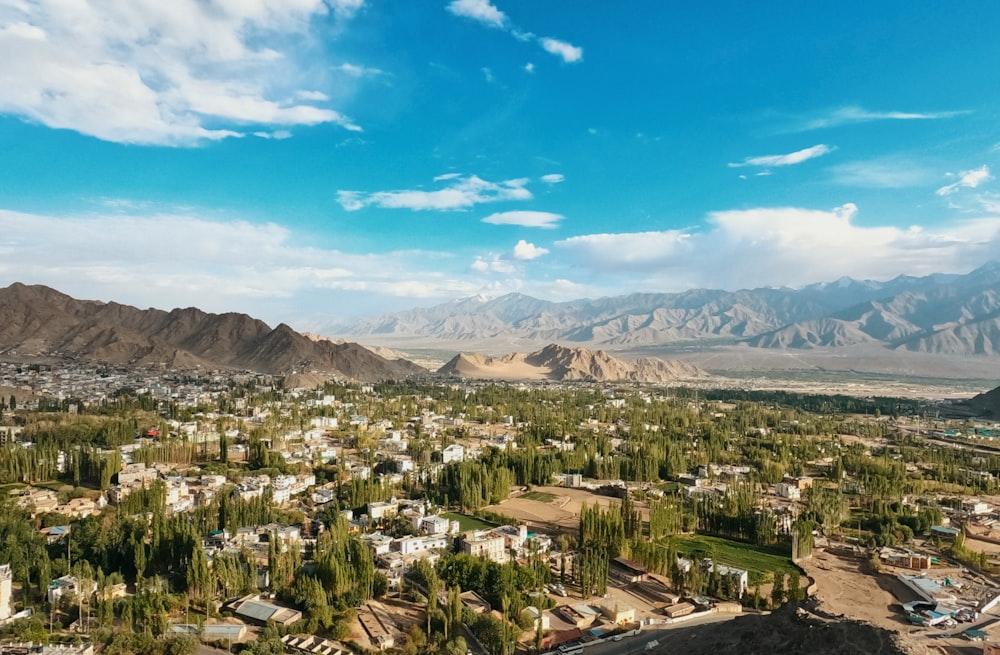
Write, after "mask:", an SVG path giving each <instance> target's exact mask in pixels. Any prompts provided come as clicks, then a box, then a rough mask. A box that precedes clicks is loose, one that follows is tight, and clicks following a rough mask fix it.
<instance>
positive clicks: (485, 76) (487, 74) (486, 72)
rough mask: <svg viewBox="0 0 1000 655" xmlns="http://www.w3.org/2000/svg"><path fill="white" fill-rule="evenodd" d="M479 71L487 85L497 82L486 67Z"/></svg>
mask: <svg viewBox="0 0 1000 655" xmlns="http://www.w3.org/2000/svg"><path fill="white" fill-rule="evenodd" d="M479 70H480V71H482V73H483V79H485V80H486V81H487V83H489V84H493V83H494V82H496V81H497V80H496V78H495V77H493V71H492V70H490V69H489V68H487V67H486V66H483V67H482V68H480V69H479Z"/></svg>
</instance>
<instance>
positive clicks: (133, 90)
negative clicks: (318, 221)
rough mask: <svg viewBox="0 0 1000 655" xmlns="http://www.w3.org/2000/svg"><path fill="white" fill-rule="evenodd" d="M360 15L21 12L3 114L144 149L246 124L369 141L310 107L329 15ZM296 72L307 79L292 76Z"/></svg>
mask: <svg viewBox="0 0 1000 655" xmlns="http://www.w3.org/2000/svg"><path fill="white" fill-rule="evenodd" d="M362 5H363V3H362V2H361V1H360V0H354V1H351V0H339V1H338V2H334V3H332V4H328V3H326V2H324V1H323V0H275V1H274V2H267V3H260V2H225V3H216V4H206V3H204V2H201V1H200V0H171V2H165V3H150V4H146V5H143V7H142V8H141V10H140V9H139V8H137V7H136V6H134V4H133V3H129V2H96V3H91V2H77V3H69V4H66V3H55V4H53V3H47V2H26V3H15V4H14V5H12V6H10V7H8V9H7V10H6V11H5V12H4V20H3V21H2V22H4V23H5V27H3V28H0V60H3V61H11V62H13V61H16V62H17V65H16V66H0V113H6V114H13V115H16V116H20V117H23V118H26V119H28V120H31V121H35V122H38V123H41V124H43V125H46V126H48V127H52V128H64V129H70V130H75V131H77V132H80V133H82V134H86V135H90V136H93V137H96V138H98V139H103V140H106V141H114V142H122V143H137V144H161V145H190V144H194V143H197V142H199V141H203V140H218V139H224V138H227V137H233V136H241V135H242V134H243V131H242V127H241V126H243V125H246V124H250V125H254V126H255V129H252V130H250V132H253V131H258V130H259V129H260V127H261V126H282V127H289V126H296V125H316V124H320V123H337V124H340V125H342V126H343V127H345V128H347V129H349V130H360V128H359V127H358V126H357V125H356V124H355V123H353V122H352V121H351V120H350V119H349V118H347V117H346V116H344V115H343V114H341V113H339V112H338V111H336V110H334V109H332V108H329V107H326V106H317V105H316V104H312V103H314V102H325V101H320V100H319V96H318V95H317V91H316V89H315V88H314V86H313V85H312V84H308V85H304V84H303V83H304V82H306V80H305V79H304V77H308V74H307V73H306V71H307V70H308V69H309V66H308V61H309V57H310V53H309V47H311V46H310V45H309V44H310V43H312V40H311V39H310V38H309V37H310V35H311V31H312V29H313V26H314V24H315V23H314V20H315V19H320V18H322V17H323V16H324V15H328V14H330V13H331V11H332V12H333V14H334V15H335V17H336V19H337V20H343V19H346V18H347V17H349V16H350V15H351V14H353V13H354V12H356V11H357V10H358V9H359V8H360V7H361V6H362ZM292 65H295V66H297V67H298V68H299V71H300V75H296V76H289V75H288V70H289V67H290V66H292ZM317 79H318V78H317ZM310 95H311V96H312V97H310ZM324 95H325V94H324Z"/></svg>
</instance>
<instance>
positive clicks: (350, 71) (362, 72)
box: [334, 62, 382, 77]
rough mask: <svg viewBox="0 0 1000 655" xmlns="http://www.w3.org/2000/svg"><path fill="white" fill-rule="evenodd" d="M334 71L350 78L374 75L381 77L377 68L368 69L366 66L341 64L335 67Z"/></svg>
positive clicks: (380, 72)
mask: <svg viewBox="0 0 1000 655" xmlns="http://www.w3.org/2000/svg"><path fill="white" fill-rule="evenodd" d="M334 70H338V71H340V72H341V73H344V74H345V75H349V76H351V77H374V76H376V75H381V74H382V71H381V70H380V69H378V68H369V67H367V66H358V65H356V64H351V63H347V62H345V63H343V64H341V65H340V66H335V67H334Z"/></svg>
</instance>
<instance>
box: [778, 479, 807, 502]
mask: <svg viewBox="0 0 1000 655" xmlns="http://www.w3.org/2000/svg"><path fill="white" fill-rule="evenodd" d="M777 491H778V495H779V496H781V497H782V498H787V499H788V500H801V499H802V492H801V491H800V490H799V487H798V485H796V484H789V483H787V482H779V483H778V489H777Z"/></svg>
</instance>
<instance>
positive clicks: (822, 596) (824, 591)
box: [802, 551, 917, 631]
mask: <svg viewBox="0 0 1000 655" xmlns="http://www.w3.org/2000/svg"><path fill="white" fill-rule="evenodd" d="M802 567H803V568H804V569H805V571H806V573H808V574H809V576H810V577H811V578H812V579H813V580H815V581H816V585H817V591H816V600H817V602H818V604H819V607H820V608H821V609H822V610H823V611H824V612H826V613H828V614H830V615H833V616H844V617H847V618H850V619H854V620H857V621H864V622H866V623H871V624H872V625H875V626H878V627H880V628H884V629H886V630H904V631H908V629H909V628H910V624H909V622H908V621H907V620H906V617H905V616H904V615H903V613H902V611H901V610H900V609H899V605H900V604H901V603H908V602H910V601H912V600H916V599H917V597H916V595H915V594H914V593H913V592H912V591H910V590H909V589H907V588H906V587H905V586H904V585H903V584H902V583H901V582H899V580H897V579H896V578H895V576H892V575H887V574H872V573H871V572H870V568H869V567H870V564H869V563H868V562H867V560H860V559H850V558H846V557H838V556H836V555H832V554H830V553H826V552H822V551H820V552H817V553H815V554H814V555H813V557H812V558H811V559H810V560H808V561H806V562H803V563H802Z"/></svg>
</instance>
